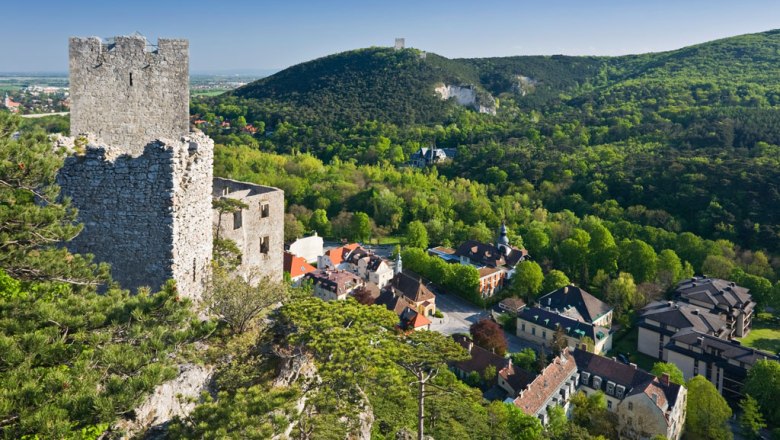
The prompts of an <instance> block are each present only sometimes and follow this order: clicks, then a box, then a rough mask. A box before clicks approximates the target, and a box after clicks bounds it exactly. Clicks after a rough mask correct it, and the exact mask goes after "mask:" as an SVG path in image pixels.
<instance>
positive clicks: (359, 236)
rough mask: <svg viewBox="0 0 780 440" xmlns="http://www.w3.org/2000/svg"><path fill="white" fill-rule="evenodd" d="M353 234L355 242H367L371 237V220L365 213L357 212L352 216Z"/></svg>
mask: <svg viewBox="0 0 780 440" xmlns="http://www.w3.org/2000/svg"><path fill="white" fill-rule="evenodd" d="M351 226H352V228H351V230H352V234H351V238H352V240H354V241H361V242H365V241H368V239H369V238H370V237H371V219H370V218H368V214H366V213H365V212H356V213H355V215H353V216H352V225H351Z"/></svg>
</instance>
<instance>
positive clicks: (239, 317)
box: [203, 266, 289, 333]
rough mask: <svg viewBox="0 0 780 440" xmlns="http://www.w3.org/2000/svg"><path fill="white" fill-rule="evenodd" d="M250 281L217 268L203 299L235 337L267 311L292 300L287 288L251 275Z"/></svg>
mask: <svg viewBox="0 0 780 440" xmlns="http://www.w3.org/2000/svg"><path fill="white" fill-rule="evenodd" d="M249 277H250V280H249V281H247V280H245V279H244V278H243V277H241V276H237V275H235V274H232V273H229V272H227V271H226V270H225V269H224V268H221V267H219V266H215V267H214V269H213V271H212V276H211V280H210V284H209V286H208V289H207V291H206V294H205V295H204V298H203V299H204V301H205V303H206V304H207V306H208V308H209V311H211V313H213V314H214V315H216V316H217V317H219V320H220V321H221V322H223V323H225V325H227V326H228V328H229V329H230V331H231V332H232V333H244V332H245V331H247V330H248V329H249V327H250V326H252V325H254V323H255V321H256V320H257V318H258V316H260V314H261V313H262V312H263V311H265V310H266V309H268V308H269V307H271V306H272V305H274V304H276V303H278V302H281V301H283V300H285V299H287V298H288V297H289V292H288V287H287V285H285V284H282V283H278V282H274V281H271V280H269V279H268V278H262V279H258V277H256V276H252V275H251V274H250V276H249ZM253 283H254V285H253Z"/></svg>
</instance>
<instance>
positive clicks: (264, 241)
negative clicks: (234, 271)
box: [213, 178, 284, 282]
mask: <svg viewBox="0 0 780 440" xmlns="http://www.w3.org/2000/svg"><path fill="white" fill-rule="evenodd" d="M213 195H214V197H229V198H233V199H238V200H241V201H243V202H244V203H246V204H247V205H248V208H246V209H243V210H242V211H241V212H240V213H237V214H235V215H234V214H223V215H222V218H221V219H220V216H219V212H217V211H216V210H215V211H214V214H213V215H214V217H213V224H214V228H215V230H216V229H217V228H219V236H220V237H221V238H227V239H230V240H233V241H234V242H236V244H237V245H238V248H239V249H240V250H241V253H242V259H241V265H240V266H239V267H238V272H239V273H240V274H241V275H242V276H244V277H245V278H246V279H248V280H250V281H252V282H257V281H259V279H260V278H263V277H268V278H270V279H272V280H274V281H281V280H282V273H283V271H284V191H282V190H280V189H278V188H273V187H270V186H262V185H254V184H251V183H246V182H238V181H235V180H230V179H222V178H215V179H214V186H213ZM263 206H267V211H265V212H263Z"/></svg>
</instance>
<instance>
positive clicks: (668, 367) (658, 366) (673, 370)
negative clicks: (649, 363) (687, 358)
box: [650, 362, 685, 386]
mask: <svg viewBox="0 0 780 440" xmlns="http://www.w3.org/2000/svg"><path fill="white" fill-rule="evenodd" d="M650 372H651V373H653V374H654V375H656V376H658V377H661V376H662V375H663V374H664V373H667V374H669V380H670V381H671V382H673V383H677V384H680V385H683V386H685V377H683V373H682V371H681V370H680V368H679V367H678V366H677V365H675V364H672V363H669V362H656V363H654V364H653V369H652V370H650Z"/></svg>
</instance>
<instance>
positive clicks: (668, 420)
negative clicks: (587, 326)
mask: <svg viewBox="0 0 780 440" xmlns="http://www.w3.org/2000/svg"><path fill="white" fill-rule="evenodd" d="M572 355H573V357H574V361H575V363H576V364H577V370H578V372H579V385H578V390H579V391H582V392H584V393H585V394H587V395H590V394H592V393H595V392H597V391H601V392H602V393H604V396H605V398H606V401H607V410H608V411H612V412H614V413H616V414H617V416H618V426H617V430H618V433H619V435H620V438H625V439H636V440H639V439H648V438H652V437H654V436H656V435H663V436H664V437H666V438H667V439H669V440H677V439H679V438H680V435H681V434H682V429H683V425H684V423H685V407H686V400H687V393H686V389H685V387H683V386H681V385H678V384H675V383H672V382H670V380H669V375H668V374H664V375H663V376H662V377H660V378H659V377H656V376H654V375H653V374H651V373H648V372H647V371H645V370H642V369H641V368H637V366H636V364H630V365H626V364H624V363H621V362H618V361H616V360H614V359H610V358H606V357H604V356H599V355H596V354H593V353H589V352H588V351H586V350H582V349H578V350H574V351H573V352H572Z"/></svg>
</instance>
